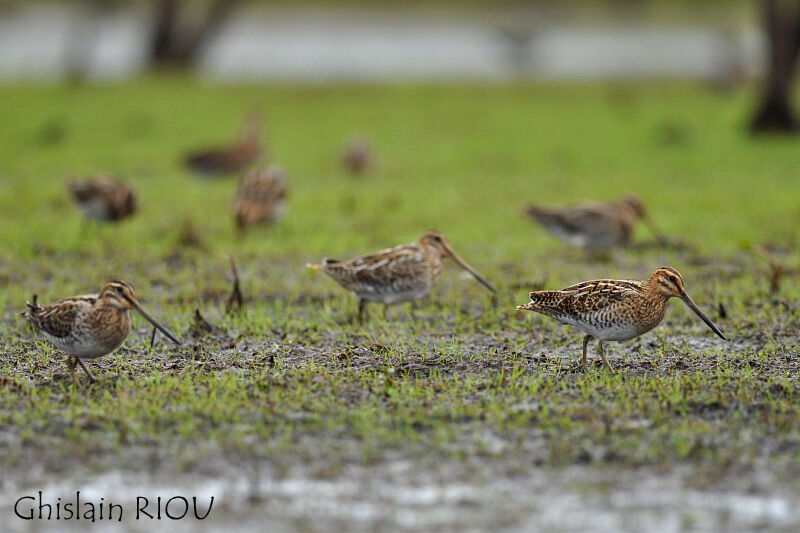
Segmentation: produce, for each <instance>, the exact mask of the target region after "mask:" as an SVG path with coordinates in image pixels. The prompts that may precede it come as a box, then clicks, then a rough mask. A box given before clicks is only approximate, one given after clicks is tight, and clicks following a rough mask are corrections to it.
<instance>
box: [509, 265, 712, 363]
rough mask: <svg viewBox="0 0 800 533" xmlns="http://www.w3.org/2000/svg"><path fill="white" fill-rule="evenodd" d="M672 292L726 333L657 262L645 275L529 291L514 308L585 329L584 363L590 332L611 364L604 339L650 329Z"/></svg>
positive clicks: (676, 276)
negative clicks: (528, 297) (649, 272)
mask: <svg viewBox="0 0 800 533" xmlns="http://www.w3.org/2000/svg"><path fill="white" fill-rule="evenodd" d="M672 297H677V298H681V299H682V300H683V301H684V302H685V303H686V305H688V306H689V308H690V309H692V311H694V312H695V313H696V314H697V316H699V317H700V318H701V319H702V320H703V321H704V322H705V323H706V324H707V325H708V326H709V327H710V328H711V329H712V330H713V331H714V333H716V334H717V335H719V336H720V337H721V338H722V339H725V336H724V335H723V334H722V332H721V331H720V330H719V328H717V326H716V325H715V324H714V323H713V322H712V321H711V319H709V318H708V317H707V316H706V315H705V314H704V313H703V312H702V311H701V310H700V308H698V307H697V305H696V304H695V303H694V301H692V299H691V298H690V297H689V295H688V294H687V293H686V290H685V289H684V285H683V277H681V275H680V273H679V272H678V271H677V270H675V269H674V268H672V267H661V268H659V269H658V270H656V271H655V272H654V273H653V274H652V275H651V276H650V277H649V278H648V279H646V280H644V281H638V280H618V279H600V280H594V281H584V282H583V283H578V284H576V285H571V286H569V287H567V288H565V289H563V290H560V291H538V292H532V293H530V298H531V301H530V302H529V303H527V304H525V305H520V306H517V309H523V310H528V311H536V312H537V313H541V314H543V315H546V316H549V317H551V318H555V319H556V320H558V321H559V322H561V323H563V324H569V325H571V326H575V327H577V328H579V329H581V330H583V331H585V332H586V333H587V335H586V337H585V338H584V341H583V357H582V359H581V360H582V362H583V366H584V368H585V367H586V347H587V345H588V343H589V340H590V339H592V338H594V339H597V340H598V341H599V343H598V346H597V349H598V352H599V353H600V357H601V358H602V359H603V362H604V363H605V364H606V365H607V366H608V367H609V368H611V365H609V364H608V361H607V360H606V358H605V353H604V351H603V342H604V341H625V340H629V339H632V338H634V337H638V336H639V335H642V334H643V333H646V332H648V331H650V330H651V329H653V328H654V327H656V326H657V325H658V324H660V323H661V321H662V320H663V319H664V313H665V311H666V308H667V301H668V300H669V299H670V298H672Z"/></svg>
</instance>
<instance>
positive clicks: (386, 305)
mask: <svg viewBox="0 0 800 533" xmlns="http://www.w3.org/2000/svg"><path fill="white" fill-rule="evenodd" d="M388 311H389V304H383V319H384V320H386V313H387V312H388Z"/></svg>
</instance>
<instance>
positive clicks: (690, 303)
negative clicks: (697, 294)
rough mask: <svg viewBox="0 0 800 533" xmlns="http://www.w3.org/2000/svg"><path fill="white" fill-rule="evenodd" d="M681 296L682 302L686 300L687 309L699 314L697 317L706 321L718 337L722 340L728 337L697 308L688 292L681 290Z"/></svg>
mask: <svg viewBox="0 0 800 533" xmlns="http://www.w3.org/2000/svg"><path fill="white" fill-rule="evenodd" d="M681 298H682V299H683V301H684V302H686V305H688V306H689V309H691V310H692V311H694V312H695V314H696V315H697V316H699V317H700V318H701V319H702V321H703V322H705V323H706V325H708V327H710V328H711V330H712V331H713V332H714V333H716V334H717V335H719V337H720V338H721V339H722V340H725V341H726V340H728V339H726V338H725V335H723V334H722V332H721V331H720V330H719V328H718V327H717V325H716V324H714V323H713V322H712V321H711V319H710V318H708V317H707V316H706V314H705V313H703V312H702V311H701V310H700V308H699V307H697V304H696V303H694V301H692V299H691V298H689V295H688V294H686V293H685V292H683V291H682V292H681Z"/></svg>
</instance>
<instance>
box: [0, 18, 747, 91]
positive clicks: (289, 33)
mask: <svg viewBox="0 0 800 533" xmlns="http://www.w3.org/2000/svg"><path fill="white" fill-rule="evenodd" d="M148 20H149V14H148V13H147V12H146V11H144V10H118V11H110V12H107V13H102V12H101V13H94V12H92V11H89V10H86V9H79V8H74V7H72V8H69V7H64V6H58V5H44V6H43V5H37V4H33V5H27V4H26V5H25V7H22V8H17V9H14V10H6V11H3V12H0V50H2V51H3V53H2V54H0V78H7V79H14V78H31V77H32V78H58V77H62V76H64V75H66V74H68V73H69V72H70V71H84V72H86V73H87V74H88V75H89V76H92V77H100V78H118V77H126V76H131V75H135V74H137V73H139V72H141V71H142V70H143V69H144V67H145V63H146V47H147V40H148V36H149V29H148ZM689 20H691V19H689ZM761 52H762V42H761V37H760V33H759V32H758V31H757V30H756V29H755V28H753V27H744V28H737V29H731V28H729V27H727V26H725V25H723V24H720V26H719V27H713V26H708V25H696V24H693V23H688V24H686V25H683V26H677V27H658V26H653V25H652V24H648V23H646V22H644V21H641V22H638V23H637V22H636V20H635V19H629V18H628V19H625V23H624V24H623V23H619V24H615V23H609V22H608V21H606V22H601V23H596V24H587V23H586V22H585V21H580V22H578V21H576V22H569V21H568V20H566V21H565V20H562V19H559V20H553V19H552V18H549V17H547V16H546V15H545V14H544V13H540V12H538V11H536V10H525V11H522V12H520V13H517V14H514V13H498V15H497V16H486V17H476V16H453V14H444V13H438V14H437V13H419V12H413V11H410V12H398V11H389V10H387V11H376V10H370V11H355V10H323V11H319V10H294V11H293V10H265V9H258V8H248V9H247V10H243V11H241V12H240V13H239V14H238V15H237V16H235V17H234V18H233V19H232V20H231V21H230V23H229V24H228V25H227V26H226V27H225V28H224V29H223V30H222V32H221V33H220V34H219V36H218V37H217V38H216V39H214V41H213V42H210V43H209V44H208V47H207V49H206V51H205V54H204V56H203V58H202V60H201V62H200V71H201V72H202V73H203V74H205V75H206V76H208V77H211V78H216V79H226V80H236V79H279V80H289V81H314V82H324V81H336V80H371V81H387V80H437V79H438V80H441V79H464V78H467V79H480V80H492V79H515V78H531V79H589V78H647V77H689V78H699V79H707V80H713V81H715V82H719V83H728V82H735V81H736V80H737V79H739V78H740V77H741V76H745V75H752V74H754V73H756V72H758V71H759V69H760V66H761V63H762V62H761V57H762V53H761Z"/></svg>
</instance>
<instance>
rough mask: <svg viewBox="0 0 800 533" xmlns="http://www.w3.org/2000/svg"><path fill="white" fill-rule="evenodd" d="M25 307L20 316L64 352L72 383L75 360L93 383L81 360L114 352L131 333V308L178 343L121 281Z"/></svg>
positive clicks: (34, 299) (129, 287) (131, 289)
mask: <svg viewBox="0 0 800 533" xmlns="http://www.w3.org/2000/svg"><path fill="white" fill-rule="evenodd" d="M27 305H28V311H26V312H25V313H23V314H22V316H24V317H26V318H27V319H28V320H29V321H30V322H31V324H33V325H34V326H35V327H36V329H38V330H39V331H41V332H42V333H43V334H44V337H45V338H46V339H47V340H48V341H50V343H52V344H53V345H54V346H56V347H57V348H60V349H61V350H63V351H64V352H66V354H67V356H68V359H67V366H68V367H69V371H70V374H72V379H73V380H76V377H75V364H76V363H75V362H76V361H77V363H79V364H80V365H81V367H83V370H84V371H85V372H86V375H87V376H89V379H90V380H92V381H94V378H93V377H92V375H91V374H90V373H89V370H88V369H87V368H86V366H84V364H83V361H81V359H96V358H98V357H101V356H103V355H106V354H109V353H111V352H113V351H114V350H115V349H117V347H119V345H120V344H122V342H123V341H124V340H125V338H126V337H127V336H128V333H130V331H131V316H130V314H129V313H128V311H129V310H130V309H136V310H137V311H138V312H139V313H140V314H141V315H142V316H143V317H144V318H146V319H147V320H148V321H149V322H150V323H151V324H153V325H154V326H155V327H157V328H158V329H159V330H161V332H162V333H163V334H164V335H166V336H167V337H168V338H169V339H170V340H171V341H172V342H174V343H176V344H180V343H181V341H180V340H178V338H177V337H175V335H173V334H172V333H170V332H169V331H168V330H167V329H166V328H165V327H164V326H162V325H161V324H159V323H158V322H156V320H155V319H154V318H153V317H151V316H150V315H149V314H147V312H145V310H144V309H142V307H141V306H140V305H139V302H138V301H137V300H136V293H134V291H133V287H131V286H130V285H129V284H127V283H125V282H122V281H111V282H109V283H108V284H106V286H105V287H104V288H103V291H102V292H101V293H100V294H99V295H97V294H90V295H86V296H74V297H72V298H65V299H63V300H59V301H58V302H56V303H55V304H53V305H48V306H40V305H37V304H36V297H35V296H34V298H33V303H31V302H28V304H27ZM73 358H74V360H75V361H73ZM76 382H77V380H76Z"/></svg>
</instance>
